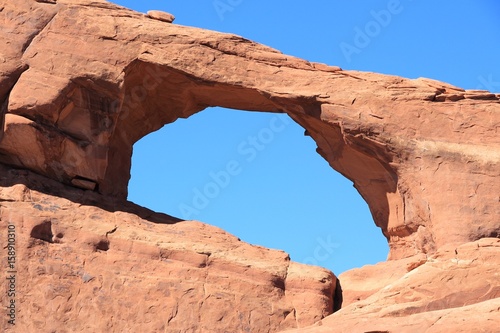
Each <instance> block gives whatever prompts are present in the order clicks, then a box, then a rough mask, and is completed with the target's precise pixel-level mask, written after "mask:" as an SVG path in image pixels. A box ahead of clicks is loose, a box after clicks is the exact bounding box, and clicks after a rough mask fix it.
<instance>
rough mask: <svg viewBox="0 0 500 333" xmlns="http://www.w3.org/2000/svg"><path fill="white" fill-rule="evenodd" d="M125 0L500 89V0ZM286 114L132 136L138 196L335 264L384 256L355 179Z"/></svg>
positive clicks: (211, 116) (310, 50)
mask: <svg viewBox="0 0 500 333" xmlns="http://www.w3.org/2000/svg"><path fill="white" fill-rule="evenodd" d="M116 3H118V4H120V5H123V6H126V7H128V8H132V9H135V10H138V11H141V12H146V11H148V10H153V9H156V10H163V11H167V12H170V13H172V14H174V15H175V16H176V21H175V23H176V24H181V25H187V26H195V27H200V28H205V29H211V30H216V31H221V32H229V33H234V34H237V35H241V36H244V37H246V38H248V39H251V40H254V41H256V42H259V43H262V44H266V45H268V46H272V47H274V48H276V49H278V50H280V51H282V52H284V53H286V54H291V55H294V56H297V57H301V58H304V59H307V60H310V61H316V62H323V63H327V64H330V65H335V66H340V67H342V68H344V69H353V70H363V71H372V72H379V73H386V74H394V75H400V76H404V77H409V78H417V77H429V78H433V79H437V80H441V81H446V82H449V83H451V84H454V85H457V86H460V87H463V88H468V89H487V90H490V91H495V92H500V67H499V66H498V59H500V2H498V1H495V0H490V1H457V0H455V1H450V0H447V1H430V0H428V1H416V0H413V1H411V0H400V1H397V0H391V1H388V0H384V1H326V0H324V1H317V0H314V1H308V2H307V4H305V3H306V2H302V1H301V2H299V1H274V2H270V1H261V0H254V1H250V0H215V1H214V0H183V1H182V2H181V1H175V2H174V1H167V0H164V1H141V2H136V1H130V0H119V1H116ZM315 149H316V145H315V143H314V142H313V141H312V140H311V139H310V138H309V137H305V136H304V130H303V129H302V128H301V127H299V126H298V125H296V124H295V123H293V122H292V121H291V120H289V118H287V116H285V115H274V114H266V113H257V112H242V111H235V110H225V109H220V108H213V109H208V110H205V111H203V112H200V113H199V114H196V115H194V116H192V117H190V118H189V119H187V120H184V119H181V120H178V121H176V122H175V123H173V124H169V125H166V126H165V127H164V128H162V129H161V130H160V131H158V132H155V133H152V134H150V135H148V136H147V137H145V138H143V139H142V140H141V141H139V142H138V143H137V144H136V145H135V146H134V156H133V161H132V163H133V166H132V179H131V182H130V186H129V192H130V193H129V199H130V200H131V201H133V202H136V203H138V204H140V205H143V206H146V207H148V208H151V209H154V210H157V211H161V212H165V213H168V214H171V215H174V216H178V217H185V218H190V219H196V220H201V221H204V222H207V223H209V224H213V225H216V226H219V227H221V228H223V229H224V230H226V231H228V232H231V233H233V234H234V235H236V236H238V237H240V238H241V239H242V240H244V241H247V242H249V243H252V244H257V245H262V246H266V247H270V248H276V249H282V250H285V251H286V252H288V253H290V256H291V258H292V260H295V261H299V262H305V263H309V264H316V265H320V266H324V267H327V268H329V269H331V270H332V271H333V272H335V273H336V274H339V273H342V272H343V271H345V270H348V269H351V268H354V267H360V266H362V265H364V264H373V263H376V262H379V261H383V260H385V259H386V256H387V253H388V246H387V243H386V240H385V238H384V237H383V235H382V233H381V231H380V229H378V228H377V227H375V225H374V223H373V220H372V217H371V215H370V213H369V210H368V207H367V205H366V203H365V202H364V201H363V200H362V198H361V197H360V195H359V194H358V193H357V192H356V190H355V189H354V188H353V187H352V183H351V182H350V181H348V180H347V179H345V178H344V177H342V176H341V175H339V174H338V173H336V172H335V171H334V170H333V169H331V168H330V167H329V165H328V164H327V163H326V161H324V160H323V159H322V158H321V157H320V156H319V155H318V154H317V153H316V152H315Z"/></svg>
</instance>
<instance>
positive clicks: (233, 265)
mask: <svg viewBox="0 0 500 333" xmlns="http://www.w3.org/2000/svg"><path fill="white" fill-rule="evenodd" d="M0 175H1V177H0V204H1V210H0V219H1V221H2V224H1V225H0V235H1V237H2V244H4V243H3V240H4V239H7V233H8V228H9V225H11V226H15V237H16V244H15V247H16V253H17V255H16V264H15V266H16V267H15V268H16V270H17V275H16V279H15V280H16V281H15V282H16V283H15V288H14V290H15V293H16V297H15V299H16V309H17V310H18V313H17V318H16V325H15V326H12V325H9V324H8V323H7V319H8V317H7V315H5V313H6V311H2V316H1V317H0V327H1V328H2V329H1V331H2V332H266V333H267V332H277V331H280V330H284V329H287V328H295V327H303V326H306V325H311V324H314V323H315V322H317V321H319V320H320V319H322V318H324V317H326V316H327V315H329V314H331V313H332V311H333V306H334V305H333V299H334V291H335V283H336V278H335V276H334V275H333V274H332V273H331V272H329V271H328V270H326V269H322V268H319V267H311V266H306V265H302V264H298V263H295V262H291V261H290V259H289V256H288V255H287V254H286V253H284V252H282V251H276V250H268V249H265V248H261V247H257V246H251V245H249V244H246V243H244V242H242V241H240V240H239V239H238V238H236V237H234V236H232V235H229V234H228V233H226V232H224V231H222V230H221V229H219V228H216V227H212V226H208V225H206V224H203V223H200V222H196V221H183V222H179V220H176V219H174V218H171V217H169V216H166V215H162V214H156V213H153V212H151V211H148V210H146V209H144V208H141V207H137V206H135V205H133V204H124V203H117V202H114V201H113V200H110V199H106V198H103V197H102V196H101V195H99V194H97V193H95V192H90V191H82V190H78V189H71V188H68V187H65V186H64V185H62V184H59V183H57V182H55V181H50V180H47V179H45V178H44V177H41V176H36V175H33V174H32V173H31V172H27V171H19V170H8V169H5V168H1V169H0ZM47 188H50V191H51V193H53V194H54V195H50V194H46V193H44V191H46V189H47ZM139 216H142V217H143V218H141V217H139ZM0 260H1V261H2V263H7V251H2V252H1V254H0ZM2 267H4V265H2ZM2 273H3V271H2ZM0 286H1V287H2V288H1V289H2V308H4V309H5V308H6V306H7V305H8V304H6V303H5V300H8V299H10V298H7V297H4V292H3V291H4V290H7V288H8V287H7V280H6V278H4V277H3V276H2V279H1V282H0Z"/></svg>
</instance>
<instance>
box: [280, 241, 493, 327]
mask: <svg viewBox="0 0 500 333" xmlns="http://www.w3.org/2000/svg"><path fill="white" fill-rule="evenodd" d="M499 253H500V239H498V238H484V239H481V240H478V241H475V242H470V243H465V244H463V245H461V246H458V247H456V248H454V247H447V248H443V249H441V250H439V251H437V252H436V253H435V254H434V255H432V256H429V257H428V258H427V259H426V261H425V263H422V261H421V259H418V258H415V259H416V261H415V262H420V263H422V264H421V265H419V266H418V267H416V268H414V269H413V270H411V271H409V272H403V271H402V270H401V268H402V267H405V266H406V265H407V264H408V262H409V261H411V260H409V259H402V260H395V261H391V262H388V263H381V264H377V265H374V266H367V267H363V268H360V269H357V270H355V271H356V272H355V273H354V272H347V273H345V274H342V275H341V276H340V279H341V281H342V286H343V289H344V294H348V293H354V294H355V293H356V291H358V295H363V296H361V298H362V300H361V301H352V302H350V304H349V305H347V306H346V307H344V308H343V309H342V310H340V311H338V312H336V313H334V314H332V315H330V316H329V317H327V318H326V319H324V320H322V321H320V322H318V323H316V324H315V325H314V326H313V327H308V328H304V329H299V330H291V331H289V332H297V333H299V332H300V333H306V332H307V333H320V332H464V333H465V332H495V331H496V330H497V326H498V325H496V322H498V318H500V298H499V297H500V280H499V278H498V277H499V274H500V273H499V269H498V267H499V264H500V260H499V258H500V257H499ZM401 261H402V262H401ZM398 262H399V265H398ZM396 266H399V268H396V269H394V267H396ZM409 267H411V266H409ZM391 271H392V272H393V273H392V274H391V273H390V272H391ZM360 276H363V277H364V284H361V283H358V281H356V279H357V277H360ZM380 277H381V278H382V280H383V281H382V282H381V281H379V279H380ZM352 279H354V281H352ZM345 285H347V286H349V287H348V288H345V287H344V286H345ZM366 290H370V293H367V292H366ZM287 332H288V331H287Z"/></svg>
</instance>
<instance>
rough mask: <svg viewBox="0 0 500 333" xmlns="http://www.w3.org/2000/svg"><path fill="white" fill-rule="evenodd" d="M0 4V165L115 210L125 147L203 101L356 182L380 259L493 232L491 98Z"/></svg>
mask: <svg viewBox="0 0 500 333" xmlns="http://www.w3.org/2000/svg"><path fill="white" fill-rule="evenodd" d="M1 6H2V7H3V8H4V9H3V11H2V15H3V17H5V18H6V20H4V21H3V22H2V24H3V26H4V28H5V29H2V31H10V32H9V33H4V34H3V37H2V38H4V39H5V38H6V39H8V40H9V41H13V42H11V43H10V44H7V45H6V47H5V49H6V50H5V51H4V54H5V55H6V56H4V57H5V58H6V62H5V63H4V64H3V65H2V66H3V67H2V69H0V73H3V74H2V76H0V80H1V84H0V86H1V87H7V88H2V89H1V90H2V91H0V92H2V99H6V98H7V97H8V104H7V111H6V112H7V115H8V117H6V121H5V124H4V131H3V140H2V141H0V151H2V152H3V155H2V156H3V157H0V160H1V161H2V162H3V163H8V164H12V165H15V166H18V167H23V168H28V169H30V170H33V171H36V172H37V173H40V174H43V175H46V176H48V177H50V178H52V179H56V180H58V181H62V182H64V183H66V184H73V185H75V183H76V184H77V186H78V183H79V181H78V180H81V179H84V180H86V181H89V182H91V183H95V184H96V186H95V188H96V189H98V191H99V192H100V193H102V194H104V195H109V196H114V197H116V198H122V199H124V198H126V194H127V183H128V180H129V178H130V157H131V154H132V146H133V144H134V143H135V142H136V141H137V140H139V139H140V138H142V137H143V136H145V135H147V134H149V133H151V132H152V131H155V130H157V129H159V128H160V127H162V126H163V125H164V124H168V123H170V122H173V121H175V120H176V119H178V118H179V117H182V118H184V117H189V116H190V115H192V114H193V113H196V112H198V111H200V110H203V109H204V108H206V107H207V106H213V105H220V106H224V107H230V108H234V109H245V110H260V111H268V112H286V113H288V114H289V115H290V116H291V117H292V118H293V119H294V120H295V121H296V122H298V123H299V124H300V125H302V126H303V127H304V128H305V129H306V130H307V132H308V133H309V135H311V137H312V138H313V139H315V140H316V142H317V144H318V152H319V153H320V154H321V155H322V156H323V157H324V158H325V159H326V160H327V161H328V162H329V163H330V165H331V166H332V167H333V168H334V169H336V170H337V171H339V172H341V173H342V174H343V175H345V176H346V177H347V178H349V179H351V180H352V181H353V182H354V186H355V187H356V188H357V189H358V191H359V192H360V194H361V195H362V196H363V198H364V199H365V200H366V201H367V203H368V205H369V207H370V210H371V212H372V214H373V217H374V219H375V222H376V224H377V225H378V226H379V227H380V228H381V229H382V231H383V233H384V234H385V236H386V237H387V238H388V240H389V243H390V245H391V252H390V257H391V258H394V259H397V258H403V257H408V256H412V255H415V254H418V253H433V252H434V251H436V250H437V249H438V248H440V247H441V246H443V245H445V244H448V243H451V244H461V243H463V242H467V241H470V240H477V239H480V238H482V237H487V236H492V235H497V234H498V233H499V231H500V227H499V224H498V218H497V217H498V216H499V215H500V207H499V205H498V193H497V191H496V189H498V188H499V187H500V180H499V179H500V177H498V175H499V170H500V168H499V160H500V154H499V153H498V152H499V145H500V142H499V141H500V140H499V139H498V135H497V134H496V132H495V131H494V126H492V125H491V124H495V123H498V122H499V121H500V120H499V114H500V111H499V110H500V104H499V103H498V98H497V97H496V95H492V94H489V93H485V92H483V91H474V90H468V91H464V90H463V89H460V88H457V87H454V86H451V85H448V84H445V83H441V82H437V81H434V80H428V79H417V80H408V79H403V78H399V77H394V76H387V75H381V74H375V73H363V72H356V71H342V70H341V69H340V68H338V67H331V68H329V67H327V66H325V65H321V64H311V63H309V62H307V61H303V60H300V59H297V58H293V57H290V56H286V55H283V54H281V53H280V52H278V51H276V50H273V49H271V48H269V47H266V46H262V45H259V44H256V43H254V42H251V41H248V40H245V39H243V38H241V37H238V36H234V35H228V34H221V33H216V32H211V31H206V30H201V29H196V28H188V27H182V26H176V25H167V24H165V23H164V22H161V21H158V20H151V19H148V18H147V17H145V16H144V15H142V14H140V13H136V12H133V11H130V10H128V9H125V8H122V7H119V6H115V5H112V4H109V3H106V2H104V1H102V2H99V5H97V3H93V2H90V4H85V5H82V4H81V3H79V2H73V1H69V0H66V1H59V2H58V4H57V5H56V6H55V5H49V4H41V3H34V2H32V1H28V0H19V1H16V3H15V4H13V3H12V2H7V1H3V2H2V5H1ZM19 22H21V23H22V24H19ZM117 25H119V26H120V29H116V26H117ZM278 68H279V70H278ZM157 110H162V111H161V112H159V111H157ZM11 115H12V116H13V115H15V116H17V118H15V119H16V120H15V122H14V123H12V122H11V119H14V118H12V116H11ZM20 117H22V118H25V119H26V120H24V121H22V122H24V125H21V124H20V122H19V119H21V118H20ZM28 120H30V121H32V122H33V123H29V122H28ZM19 140H22V142H20V141H19ZM21 146H22V148H20V147H21ZM75 179H76V181H75ZM457 212H459V213H458V214H457ZM450 226H453V227H450Z"/></svg>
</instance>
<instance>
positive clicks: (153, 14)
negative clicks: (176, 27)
mask: <svg viewBox="0 0 500 333" xmlns="http://www.w3.org/2000/svg"><path fill="white" fill-rule="evenodd" d="M147 17H149V18H152V19H154V20H159V21H163V22H167V23H172V22H174V20H175V16H174V15H172V14H170V13H165V12H162V11H159V10H150V11H148V14H147Z"/></svg>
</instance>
